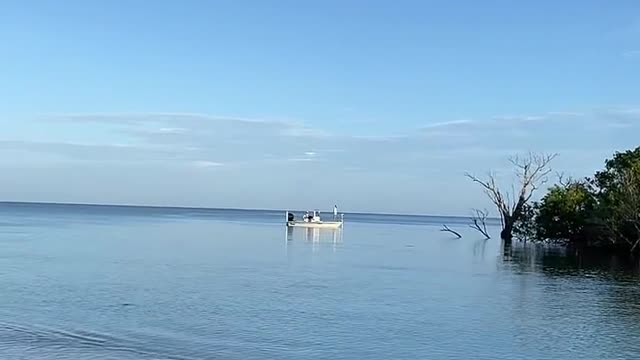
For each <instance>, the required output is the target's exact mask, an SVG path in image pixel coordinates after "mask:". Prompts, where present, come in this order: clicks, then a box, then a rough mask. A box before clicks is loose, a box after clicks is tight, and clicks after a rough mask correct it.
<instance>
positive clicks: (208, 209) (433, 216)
mask: <svg viewBox="0 0 640 360" xmlns="http://www.w3.org/2000/svg"><path fill="white" fill-rule="evenodd" d="M0 205H16V206H20V205H35V206H38V205H40V206H84V207H107V208H139V209H167V210H205V211H211V210H225V211H264V212H278V211H287V210H286V209H250V208H216V207H200V206H175V205H171V206H163V205H138V204H96V203H72V202H68V203H67V202H47V201H0ZM289 211H292V212H298V211H304V210H289ZM327 211H329V210H327ZM345 214H354V215H379V216H415V217H430V218H443V219H444V218H449V219H450V218H458V219H468V218H470V216H462V215H429V214H402V213H378V212H362V211H347V212H345ZM490 219H492V220H499V218H493V217H491V218H490Z"/></svg>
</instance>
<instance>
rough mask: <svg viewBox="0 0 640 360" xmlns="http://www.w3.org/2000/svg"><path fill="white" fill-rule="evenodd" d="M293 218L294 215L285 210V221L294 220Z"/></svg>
mask: <svg viewBox="0 0 640 360" xmlns="http://www.w3.org/2000/svg"><path fill="white" fill-rule="evenodd" d="M295 218H296V217H295V216H294V215H293V213H290V212H287V221H294V220H295Z"/></svg>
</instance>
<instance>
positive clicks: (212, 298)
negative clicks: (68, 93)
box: [0, 204, 640, 360]
mask: <svg viewBox="0 0 640 360" xmlns="http://www.w3.org/2000/svg"><path fill="white" fill-rule="evenodd" d="M283 220H284V213H283V212H260V211H237V210H210V211H204V210H193V209H158V208H127V207H93V206H52V205H25V204H0V288H1V289H2V297H0V358H2V359H123V360H128V359H142V360H146V359H184V360H187V359H385V360H386V359H465V360H466V359H594V360H595V359H598V360H600V359H638V358H640V341H638V339H640V287H639V284H640V277H639V275H638V267H637V264H634V263H629V262H628V261H627V260H625V259H615V258H607V259H604V260H603V259H599V260H598V261H595V260H594V259H588V258H578V257H575V256H573V255H567V254H564V253H563V252H562V251H561V250H553V249H544V248H540V247H530V246H526V247H525V246H514V247H513V248H512V249H507V250H504V249H503V248H502V247H501V244H500V241H499V240H495V239H491V240H488V241H485V240H483V239H482V238H480V237H479V236H478V235H477V234H475V233H473V232H472V231H471V230H467V228H466V223H465V220H464V219H455V218H429V217H417V216H413V217H402V216H373V215H363V214H347V215H346V216H345V220H346V221H347V225H346V226H345V229H344V230H342V231H340V232H333V231H326V230H325V231H319V232H318V231H308V230H305V229H295V230H294V231H292V232H287V231H286V230H285V228H284V226H283V224H282V222H283ZM442 223H447V224H449V225H450V226H451V227H452V228H454V229H457V230H460V232H462V233H463V235H464V237H463V238H462V239H455V238H453V237H451V236H450V234H446V233H442V232H440V231H439V228H440V226H441V224H442ZM493 230H496V229H495V228H494V229H493Z"/></svg>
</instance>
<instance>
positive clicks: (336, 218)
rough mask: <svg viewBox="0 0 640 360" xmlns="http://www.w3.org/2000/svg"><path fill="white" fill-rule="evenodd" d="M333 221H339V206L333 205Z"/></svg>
mask: <svg viewBox="0 0 640 360" xmlns="http://www.w3.org/2000/svg"><path fill="white" fill-rule="evenodd" d="M333 220H338V205H333Z"/></svg>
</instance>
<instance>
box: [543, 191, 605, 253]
mask: <svg viewBox="0 0 640 360" xmlns="http://www.w3.org/2000/svg"><path fill="white" fill-rule="evenodd" d="M596 207H597V200H596V196H595V194H594V192H593V191H592V190H591V189H590V187H589V186H588V185H587V184H586V183H584V182H579V181H571V182H569V183H567V184H564V185H556V186H553V187H552V188H551V189H549V192H548V193H547V194H546V195H545V196H544V197H543V198H542V200H541V201H540V203H539V204H537V206H536V210H537V213H536V219H535V223H536V229H537V236H538V237H539V238H543V239H548V240H554V241H569V242H575V241H576V240H578V239H584V238H585V237H586V235H587V234H586V230H587V229H586V228H587V226H588V225H589V224H590V223H591V222H592V221H591V218H592V216H593V215H594V210H595V209H596Z"/></svg>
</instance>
